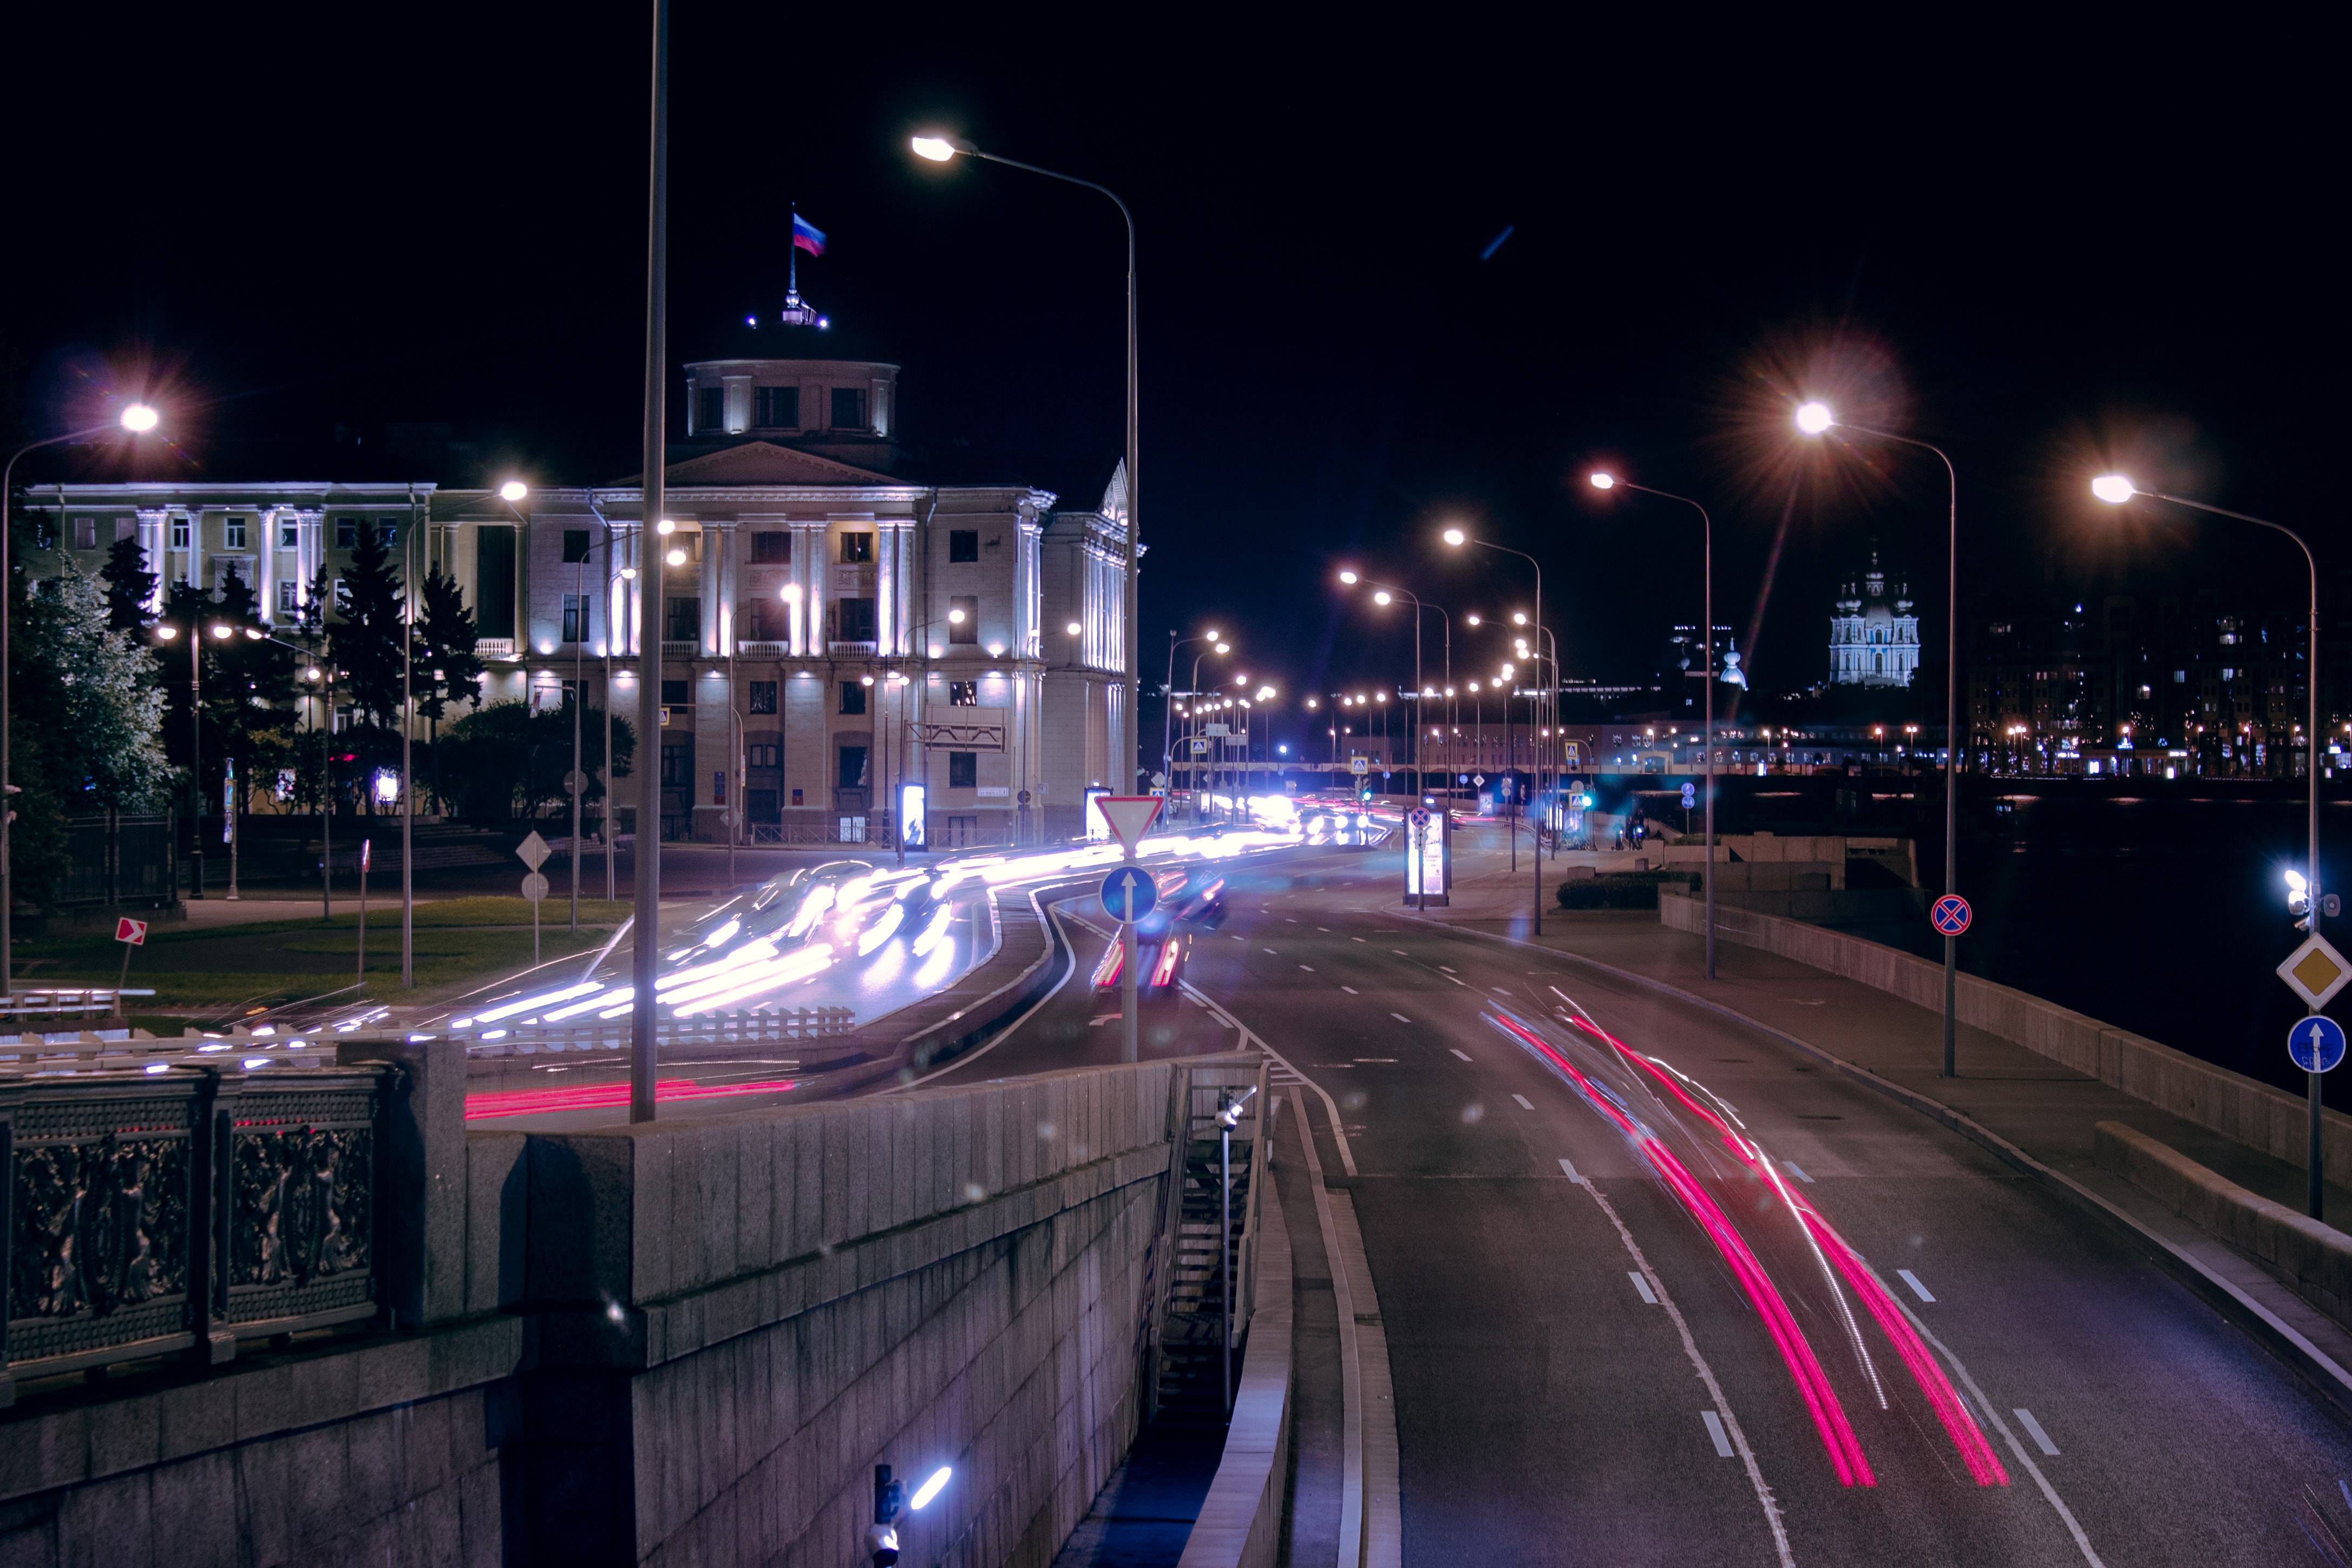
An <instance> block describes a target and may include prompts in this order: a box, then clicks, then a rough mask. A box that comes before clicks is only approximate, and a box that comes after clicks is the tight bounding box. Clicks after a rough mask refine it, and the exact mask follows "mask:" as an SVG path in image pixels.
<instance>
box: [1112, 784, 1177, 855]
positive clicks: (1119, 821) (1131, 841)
mask: <svg viewBox="0 0 2352 1568" xmlns="http://www.w3.org/2000/svg"><path fill="white" fill-rule="evenodd" d="M1163 804H1165V802H1164V801H1162V800H1161V799H1160V797H1159V796H1157V795H1097V796H1096V797H1095V809H1096V810H1098V811H1100V812H1101V813H1102V816H1103V821H1106V822H1108V823H1109V824H1110V836H1111V837H1112V838H1115V839H1117V840H1118V841H1119V843H1120V844H1121V845H1122V846H1123V847H1125V848H1127V849H1130V850H1131V849H1133V848H1134V847H1135V846H1136V843H1137V841H1139V840H1140V839H1141V838H1142V837H1143V835H1144V833H1145V832H1146V831H1149V830H1150V827H1151V823H1152V821H1153V820H1154V819H1155V818H1157V817H1158V816H1159V815H1160V807H1161V806H1162V805H1163Z"/></svg>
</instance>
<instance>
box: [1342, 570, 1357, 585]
mask: <svg viewBox="0 0 2352 1568" xmlns="http://www.w3.org/2000/svg"><path fill="white" fill-rule="evenodd" d="M1339 580H1340V581H1341V582H1344V583H1346V584H1347V585H1348V586H1349V587H1350V588H1353V587H1354V586H1355V585H1356V574H1355V573H1354V572H1352V571H1343V572H1341V573H1340V574H1339Z"/></svg>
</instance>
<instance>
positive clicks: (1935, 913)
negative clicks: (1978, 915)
mask: <svg viewBox="0 0 2352 1568" xmlns="http://www.w3.org/2000/svg"><path fill="white" fill-rule="evenodd" d="M1927 918H1928V919H1930V920H1932V921H1934V922H1935V923H1936V929H1937V930H1938V931H1940V932H1942V933H1943V934H1944V935H1945V936H1958V935H1959V934H1960V933H1961V932H1963V931H1966V930H1967V929H1968V928H1969V920H1970V919H1971V918H1973V916H1972V915H1971V914H1970V912H1969V901H1968V900H1967V899H1965V898H1962V897H1961V896H1960V895H1959V894H1957V893H1948V894H1944V896H1943V897H1941V898H1939V899H1937V900H1936V907H1935V908H1934V909H1932V910H1930V911H1928V913H1927Z"/></svg>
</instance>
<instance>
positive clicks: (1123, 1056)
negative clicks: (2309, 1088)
mask: <svg viewBox="0 0 2352 1568" xmlns="http://www.w3.org/2000/svg"><path fill="white" fill-rule="evenodd" d="M1127 863H1128V864H1129V865H1130V866H1131V865H1133V864H1134V863H1135V846H1134V845H1133V844H1131V843H1130V844H1129V845H1128V846H1127ZM1127 908H1128V916H1129V917H1128V918H1127V919H1125V920H1122V921H1120V922H1119V925H1118V941H1119V965H1118V1015H1119V1023H1118V1033H1119V1045H1118V1059H1119V1060H1120V1061H1137V1060H1139V1051H1138V1048H1137V1045H1136V1033H1137V1030H1136V1017H1135V1009H1136V988H1135V919H1134V915H1135V894H1134V893H1133V892H1132V891H1131V888H1130V891H1129V894H1128V895H1127ZM2311 1103H2313V1104H2315V1105H2316V1104H2318V1103H2319V1100H2318V1096H2317V1093H2316V1092H2314V1094H2313V1098H2312V1102H2311Z"/></svg>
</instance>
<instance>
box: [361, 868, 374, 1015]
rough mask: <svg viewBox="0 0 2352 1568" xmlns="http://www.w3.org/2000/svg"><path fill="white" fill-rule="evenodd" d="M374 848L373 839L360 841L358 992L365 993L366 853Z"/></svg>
mask: <svg viewBox="0 0 2352 1568" xmlns="http://www.w3.org/2000/svg"><path fill="white" fill-rule="evenodd" d="M374 847H375V841H374V840H373V839H362V840H361V841H360V973H359V990H360V993H361V994H362V996H364V995H365V994H366V992H367V873H368V851H370V850H371V849H373V848H374Z"/></svg>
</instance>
